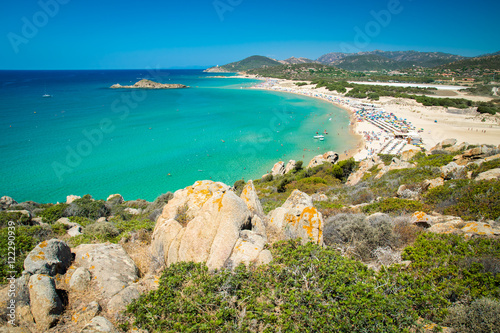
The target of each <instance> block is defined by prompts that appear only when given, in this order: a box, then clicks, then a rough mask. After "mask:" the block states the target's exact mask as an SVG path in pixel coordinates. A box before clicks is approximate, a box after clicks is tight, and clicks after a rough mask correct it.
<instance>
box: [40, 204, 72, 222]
mask: <svg viewBox="0 0 500 333" xmlns="http://www.w3.org/2000/svg"><path fill="white" fill-rule="evenodd" d="M66 208H68V205H67V204H65V203H61V204H57V205H51V206H49V207H47V208H45V209H44V210H43V211H41V212H40V213H38V216H39V217H41V218H42V219H43V221H44V222H45V223H54V222H56V221H57V220H59V219H60V218H61V217H64V216H66V215H65V211H66Z"/></svg>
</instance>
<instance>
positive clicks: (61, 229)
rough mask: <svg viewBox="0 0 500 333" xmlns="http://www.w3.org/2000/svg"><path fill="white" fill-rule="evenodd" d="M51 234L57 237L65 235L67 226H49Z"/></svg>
mask: <svg viewBox="0 0 500 333" xmlns="http://www.w3.org/2000/svg"><path fill="white" fill-rule="evenodd" d="M50 228H51V229H52V232H53V233H54V234H56V235H58V236H64V235H66V233H67V231H68V228H69V226H68V225H66V224H63V223H55V224H52V225H51V226H50Z"/></svg>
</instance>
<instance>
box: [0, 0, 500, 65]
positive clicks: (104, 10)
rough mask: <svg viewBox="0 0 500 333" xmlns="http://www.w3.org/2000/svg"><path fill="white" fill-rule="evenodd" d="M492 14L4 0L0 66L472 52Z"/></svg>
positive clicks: (290, 3)
mask: <svg viewBox="0 0 500 333" xmlns="http://www.w3.org/2000/svg"><path fill="white" fill-rule="evenodd" d="M43 4H45V5H43ZM373 13H375V14H377V15H378V14H380V17H379V20H378V21H377V19H376V18H375V16H377V15H375V16H374V15H373ZM498 13H500V3H499V2H498V1H493V0H488V1H484V0H483V1H482V0H478V1H463V0H458V1H457V0H455V1H449V0H441V1H435V0H434V1H430V0H399V1H398V0H384V1H378V0H377V1H369V0H357V1H336V0H329V1H326V0H309V1H307V2H306V1H295V0H286V1H285V0H266V1H263V0H207V1H205V0H182V1H181V0H177V1H171V0H163V1H156V0H155V1H153V0H141V1H130V0H121V1H118V0H99V1H97V0H40V1H35V0H32V1H28V0H16V1H2V2H1V3H0V22H1V23H0V69H94V68H95V69H102V68H104V69H107V68H109V69H114V68H118V69H120V68H123V69H125V68H146V67H155V68H156V67H158V68H175V67H184V68H188V67H193V66H209V65H216V64H219V65H223V64H225V63H228V62H232V61H236V60H240V59H242V58H245V57H247V56H250V55H255V54H259V55H265V56H269V57H273V58H276V59H285V58H288V57H291V56H295V57H308V58H311V59H316V58H318V57H319V56H321V55H323V54H325V53H328V52H339V51H343V50H356V51H371V50H374V49H381V50H417V51H441V52H449V53H454V54H460V55H465V56H475V55H480V54H484V53H490V52H496V51H499V50H500V38H499V35H500V25H499V24H498ZM384 14H385V15H384ZM30 27H31V28H32V29H31V30H30ZM33 28H34V29H33Z"/></svg>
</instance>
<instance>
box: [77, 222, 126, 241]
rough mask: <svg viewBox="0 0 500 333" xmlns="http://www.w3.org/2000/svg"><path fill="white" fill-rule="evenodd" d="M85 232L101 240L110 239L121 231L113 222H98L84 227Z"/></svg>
mask: <svg viewBox="0 0 500 333" xmlns="http://www.w3.org/2000/svg"><path fill="white" fill-rule="evenodd" d="M83 233H84V234H86V235H88V236H92V237H94V238H95V239H98V240H101V241H109V240H111V239H113V238H114V237H116V236H118V235H119V234H120V231H119V230H118V228H117V227H115V225H114V224H113V223H110V222H96V223H94V224H90V225H88V226H86V227H85V228H84V229H83Z"/></svg>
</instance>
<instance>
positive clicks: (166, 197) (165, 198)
mask: <svg viewBox="0 0 500 333" xmlns="http://www.w3.org/2000/svg"><path fill="white" fill-rule="evenodd" d="M173 197H174V194H173V193H171V192H167V193H164V194H162V195H160V196H159V197H157V198H156V199H155V201H153V202H152V203H151V204H149V206H148V207H147V208H146V213H149V214H150V213H152V212H154V211H155V210H157V209H162V208H163V207H164V206H165V205H166V204H167V203H168V202H169V201H170V200H171V199H172V198H173ZM153 220H154V219H153Z"/></svg>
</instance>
